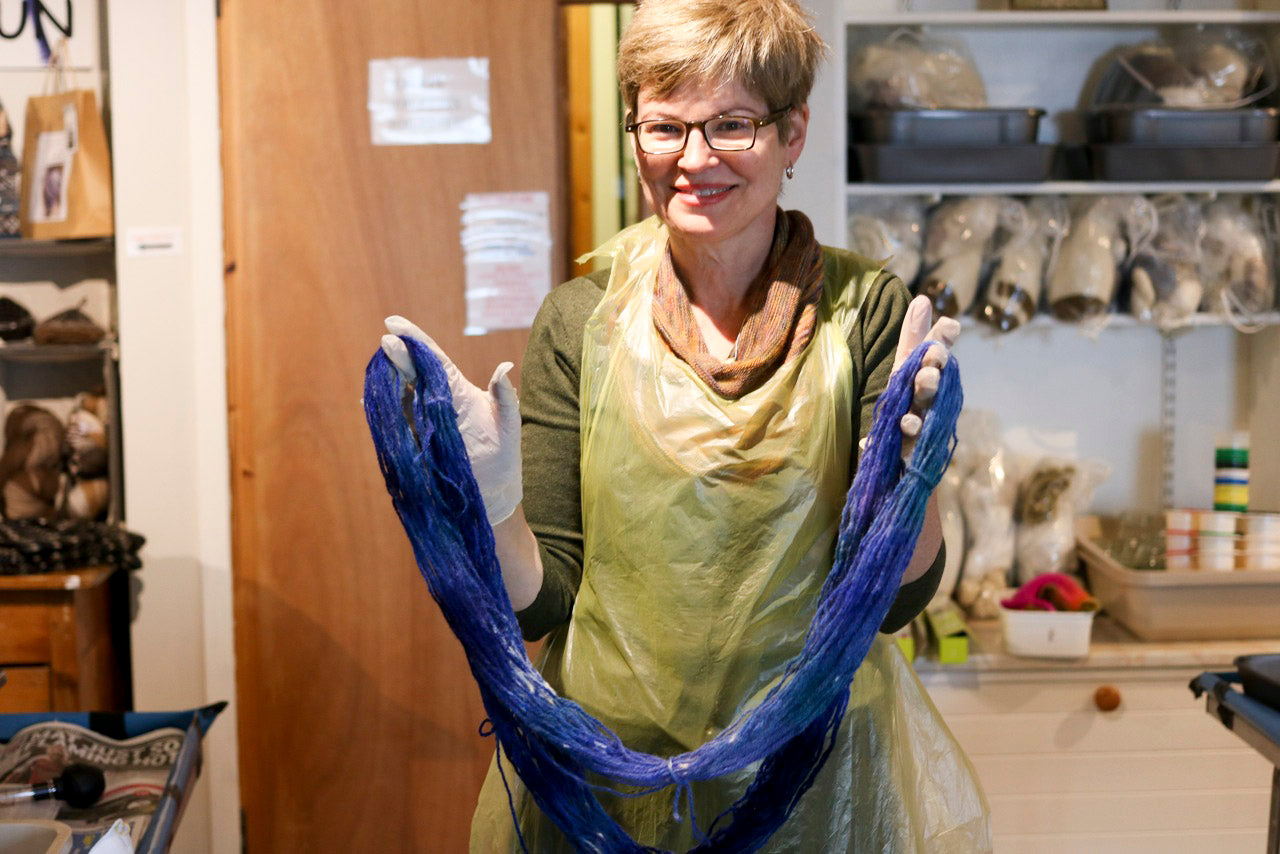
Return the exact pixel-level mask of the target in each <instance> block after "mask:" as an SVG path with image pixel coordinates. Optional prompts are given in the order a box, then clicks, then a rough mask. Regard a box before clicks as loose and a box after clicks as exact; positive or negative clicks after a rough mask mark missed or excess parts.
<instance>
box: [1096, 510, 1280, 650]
mask: <svg viewBox="0 0 1280 854" xmlns="http://www.w3.org/2000/svg"><path fill="white" fill-rule="evenodd" d="M1099 521H1100V522H1101V523H1102V525H1103V527H1102V531H1103V532H1104V533H1103V536H1101V537H1099V538H1097V539H1095V536H1091V535H1089V534H1087V533H1086V532H1085V530H1084V526H1081V527H1078V528H1077V535H1076V547H1077V551H1078V552H1079V555H1080V559H1081V560H1082V561H1083V563H1084V567H1085V572H1086V575H1087V578H1088V582H1087V583H1088V587H1089V590H1090V591H1091V592H1092V593H1093V595H1094V596H1096V597H1097V599H1098V601H1099V602H1101V603H1102V606H1103V608H1105V609H1106V611H1107V613H1108V614H1110V615H1111V616H1112V617H1113V618H1115V619H1116V620H1117V621H1118V622H1120V623H1121V624H1123V625H1124V627H1125V628H1127V629H1128V630H1129V631H1131V632H1133V633H1134V634H1135V635H1137V636H1138V637H1140V638H1142V639H1143V640H1151V641H1165V640H1241V639H1247V638H1275V637H1280V617H1278V615H1280V572H1267V571H1264V570H1238V571H1231V572H1213V571H1209V570H1180V571H1173V570H1163V569H1132V568H1130V567H1127V566H1123V565H1121V564H1120V563H1119V562H1117V561H1116V560H1115V558H1114V557H1112V556H1111V554H1110V552H1108V551H1107V549H1106V548H1105V542H1106V540H1105V531H1106V530H1107V529H1108V527H1110V526H1111V524H1113V523H1112V522H1110V521H1109V520H1107V519H1102V520H1099Z"/></svg>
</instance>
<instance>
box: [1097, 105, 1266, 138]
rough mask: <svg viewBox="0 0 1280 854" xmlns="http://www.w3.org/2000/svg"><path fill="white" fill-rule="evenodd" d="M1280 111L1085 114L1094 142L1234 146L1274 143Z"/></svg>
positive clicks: (1112, 109) (1101, 110) (1108, 111)
mask: <svg viewBox="0 0 1280 854" xmlns="http://www.w3.org/2000/svg"><path fill="white" fill-rule="evenodd" d="M1278 131H1280V109H1277V108H1275V107H1264V108H1257V109H1233V110H1189V109H1173V108H1168V107H1122V106H1115V107H1101V108H1098V109H1094V110H1089V111H1087V112H1086V114H1085V132H1086V133H1087V134H1088V137H1089V140H1090V141H1091V142H1107V143H1117V142H1118V143H1138V144H1144V145H1151V144H1161V145H1233V144H1238V143H1244V142H1254V143H1266V142H1275V141H1276V138H1277V135H1278V134H1277V132H1278Z"/></svg>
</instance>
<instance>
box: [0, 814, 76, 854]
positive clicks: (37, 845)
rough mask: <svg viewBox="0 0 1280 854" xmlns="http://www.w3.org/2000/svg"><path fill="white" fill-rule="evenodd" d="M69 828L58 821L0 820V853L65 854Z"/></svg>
mask: <svg viewBox="0 0 1280 854" xmlns="http://www.w3.org/2000/svg"><path fill="white" fill-rule="evenodd" d="M70 850H71V828H69V827H67V826H66V825H65V824H63V823H62V822H60V821H41V820H39V819H34V818H30V819H10V820H0V851H3V852H4V854H66V852H68V851H70Z"/></svg>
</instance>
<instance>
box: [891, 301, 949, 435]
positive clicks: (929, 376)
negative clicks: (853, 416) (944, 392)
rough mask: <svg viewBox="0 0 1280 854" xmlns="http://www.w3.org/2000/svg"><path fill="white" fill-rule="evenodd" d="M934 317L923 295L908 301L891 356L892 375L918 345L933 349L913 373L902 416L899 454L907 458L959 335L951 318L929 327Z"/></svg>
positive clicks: (943, 318) (940, 320)
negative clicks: (924, 343) (926, 343)
mask: <svg viewBox="0 0 1280 854" xmlns="http://www.w3.org/2000/svg"><path fill="white" fill-rule="evenodd" d="M932 316H933V305H932V303H931V302H930V301H929V298H928V297H927V296H924V295H923V294H922V295H920V296H917V297H916V298H915V299H913V300H911V303H910V304H909V305H908V306H907V315H906V317H905V318H903V321H902V331H901V333H900V334H899V336H898V349H897V352H896V353H895V354H894V359H893V372H895V373H896V372H897V370H898V368H899V367H900V366H901V365H902V363H903V362H905V361H906V360H907V357H908V356H910V355H911V353H912V352H913V351H914V350H915V349H916V347H917V346H919V345H920V343H921V342H922V341H931V342H933V346H932V347H930V348H929V350H928V352H926V353H925V356H924V361H923V362H922V363H921V365H920V369H919V370H918V371H916V375H915V380H914V383H913V386H914V393H913V395H912V398H911V411H910V412H908V413H907V414H906V415H903V416H902V421H901V424H900V426H901V428H902V455H903V457H904V458H906V457H907V456H909V455H910V453H911V449H912V448H914V447H915V443H916V439H917V437H918V436H919V435H920V428H921V426H923V423H924V416H925V413H926V412H928V410H929V407H930V406H931V405H932V404H933V398H934V396H935V395H937V393H938V381H939V380H940V379H941V378H942V368H943V366H944V365H946V363H947V360H948V359H949V358H951V348H952V347H954V346H955V343H956V338H958V337H959V336H960V322H959V321H958V320H956V319H955V318H952V317H940V318H938V322H937V323H934V324H933V325H932V326H930V325H929V321H930V319H931V318H932Z"/></svg>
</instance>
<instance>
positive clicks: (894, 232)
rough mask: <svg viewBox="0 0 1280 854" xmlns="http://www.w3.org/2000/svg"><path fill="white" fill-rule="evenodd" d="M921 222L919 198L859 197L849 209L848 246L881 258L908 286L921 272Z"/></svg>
mask: <svg viewBox="0 0 1280 854" xmlns="http://www.w3.org/2000/svg"><path fill="white" fill-rule="evenodd" d="M924 222H925V206H924V203H923V202H922V201H921V200H920V199H918V198H914V197H910V196H904V197H900V198H898V197H881V198H871V199H864V200H861V201H860V202H859V203H858V205H857V206H856V207H855V208H854V209H853V210H851V211H850V212H849V248H850V249H852V250H853V251H855V252H858V253H860V254H862V255H865V256H867V257H868V258H871V259H874V260H877V261H883V262H884V266H885V269H886V270H888V271H889V272H890V273H893V274H894V275H895V276H897V277H898V278H899V279H902V281H903V282H904V283H905V284H906V285H907V287H911V285H912V284H913V283H914V282H915V280H916V275H917V274H918V273H919V272H920V251H921V248H922V247H923V245H924Z"/></svg>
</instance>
